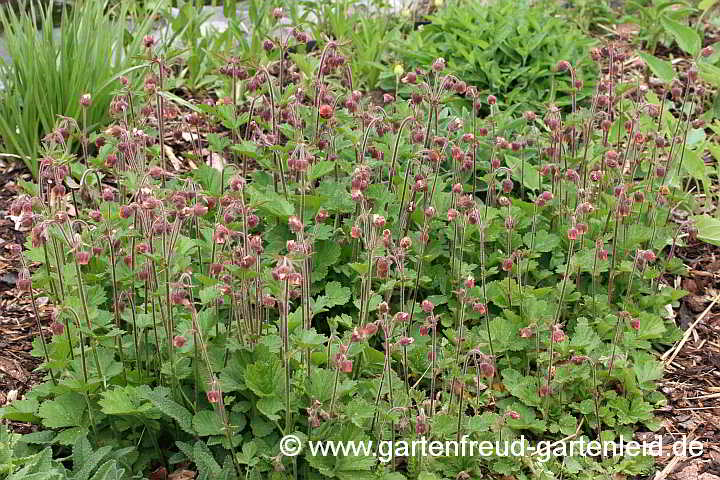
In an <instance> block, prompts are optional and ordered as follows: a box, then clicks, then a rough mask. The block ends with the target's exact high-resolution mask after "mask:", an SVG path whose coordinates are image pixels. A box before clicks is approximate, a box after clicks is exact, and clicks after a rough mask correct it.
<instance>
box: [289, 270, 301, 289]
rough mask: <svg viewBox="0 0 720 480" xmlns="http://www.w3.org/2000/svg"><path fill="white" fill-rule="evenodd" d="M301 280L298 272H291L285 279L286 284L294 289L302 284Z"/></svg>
mask: <svg viewBox="0 0 720 480" xmlns="http://www.w3.org/2000/svg"><path fill="white" fill-rule="evenodd" d="M302 279H303V277H302V275H301V274H300V273H298V272H292V273H290V274H289V275H288V277H287V280H288V283H289V284H290V285H293V286H296V287H297V286H299V285H300V284H302Z"/></svg>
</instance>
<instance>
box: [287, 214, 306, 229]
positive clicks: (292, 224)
mask: <svg viewBox="0 0 720 480" xmlns="http://www.w3.org/2000/svg"><path fill="white" fill-rule="evenodd" d="M288 227H289V228H290V231H291V232H293V233H299V232H301V231H302V229H303V224H302V222H301V221H300V219H299V218H298V217H296V216H294V215H293V216H292V217H290V218H289V219H288Z"/></svg>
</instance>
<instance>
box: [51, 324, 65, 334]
mask: <svg viewBox="0 0 720 480" xmlns="http://www.w3.org/2000/svg"><path fill="white" fill-rule="evenodd" d="M50 331H51V332H52V334H53V335H62V334H63V333H65V325H63V324H62V323H60V322H58V321H53V322H51V323H50Z"/></svg>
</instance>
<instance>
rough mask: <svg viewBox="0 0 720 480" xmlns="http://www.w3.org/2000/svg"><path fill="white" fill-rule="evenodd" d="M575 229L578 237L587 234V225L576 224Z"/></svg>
mask: <svg viewBox="0 0 720 480" xmlns="http://www.w3.org/2000/svg"><path fill="white" fill-rule="evenodd" d="M575 228H576V229H577V231H578V233H579V234H580V235H585V234H586V233H587V232H588V226H587V223H578V224H577V225H575Z"/></svg>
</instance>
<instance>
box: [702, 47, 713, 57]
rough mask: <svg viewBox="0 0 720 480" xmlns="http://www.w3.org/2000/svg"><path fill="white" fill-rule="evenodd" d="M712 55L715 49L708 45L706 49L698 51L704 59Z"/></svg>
mask: <svg viewBox="0 0 720 480" xmlns="http://www.w3.org/2000/svg"><path fill="white" fill-rule="evenodd" d="M713 53H715V49H714V48H713V47H711V46H710V45H708V46H707V47H705V48H703V49H702V50H700V54H701V55H702V56H703V57H705V58H707V57H709V56H710V55H712V54H713Z"/></svg>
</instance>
